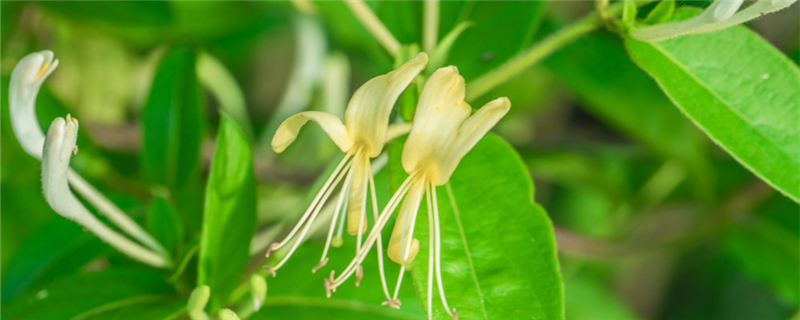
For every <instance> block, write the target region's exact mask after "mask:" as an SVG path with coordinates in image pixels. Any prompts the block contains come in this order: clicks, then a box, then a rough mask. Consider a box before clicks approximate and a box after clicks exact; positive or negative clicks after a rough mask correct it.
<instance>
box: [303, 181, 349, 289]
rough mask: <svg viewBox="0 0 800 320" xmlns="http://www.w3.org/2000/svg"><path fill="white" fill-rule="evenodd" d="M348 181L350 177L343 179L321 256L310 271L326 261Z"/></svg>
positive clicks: (345, 196) (312, 271)
mask: <svg viewBox="0 0 800 320" xmlns="http://www.w3.org/2000/svg"><path fill="white" fill-rule="evenodd" d="M351 171H352V170H351ZM349 182H350V179H348V180H347V181H345V183H344V185H343V186H342V189H341V190H340V191H339V200H337V201H336V209H335V210H334V212H333V218H331V226H330V228H329V229H328V237H327V238H326V239H325V249H323V250H322V257H321V258H320V259H319V264H317V265H316V266H315V267H314V268H312V269H311V273H315V272H317V270H318V269H319V268H322V267H323V266H325V264H326V263H327V262H328V258H327V256H328V249H329V248H330V246H331V241H332V238H333V230H334V229H335V228H336V220H337V218H338V217H339V213H340V212H341V211H342V204H344V200H345V199H346V198H347V191H348V190H350V186H349V184H348V183H349ZM340 231H341V230H340Z"/></svg>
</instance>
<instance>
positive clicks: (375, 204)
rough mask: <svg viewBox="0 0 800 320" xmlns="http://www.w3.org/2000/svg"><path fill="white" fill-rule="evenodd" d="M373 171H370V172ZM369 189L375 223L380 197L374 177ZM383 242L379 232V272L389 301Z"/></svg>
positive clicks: (371, 177) (370, 179)
mask: <svg viewBox="0 0 800 320" xmlns="http://www.w3.org/2000/svg"><path fill="white" fill-rule="evenodd" d="M371 171H372V170H371V169H370V172H371ZM369 188H370V194H371V195H372V199H371V202H372V216H373V219H375V223H377V221H378V214H379V213H378V196H377V192H376V191H375V178H374V177H373V176H372V175H369ZM382 242H383V241H382V240H381V234H380V232H378V271H379V273H380V276H381V287H383V294H384V295H385V296H386V299H387V300H390V298H389V288H388V287H387V286H386V274H385V273H384V271H383V243H382Z"/></svg>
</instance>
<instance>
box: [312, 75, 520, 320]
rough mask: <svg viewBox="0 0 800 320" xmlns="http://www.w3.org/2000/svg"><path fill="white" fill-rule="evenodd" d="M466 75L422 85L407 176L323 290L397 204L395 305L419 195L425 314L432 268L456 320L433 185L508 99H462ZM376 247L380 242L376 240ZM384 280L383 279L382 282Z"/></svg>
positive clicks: (411, 250) (410, 253)
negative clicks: (425, 237) (473, 102)
mask: <svg viewBox="0 0 800 320" xmlns="http://www.w3.org/2000/svg"><path fill="white" fill-rule="evenodd" d="M464 90H465V86H464V78H463V77H461V75H460V74H459V73H458V69H456V67H453V66H450V67H445V68H441V69H439V70H437V71H436V72H434V73H433V75H431V77H430V78H429V79H428V81H427V82H426V83H425V87H424V88H423V89H422V92H421V93H420V98H419V103H418V105H417V111H416V114H415V116H414V123H413V126H412V127H411V132H410V133H409V134H408V140H406V144H405V147H404V148H403V154H402V164H403V169H404V170H405V171H406V172H407V173H408V174H409V176H408V178H407V179H406V180H405V181H404V182H403V184H402V185H401V186H400V188H399V189H398V190H397V192H395V194H394V195H393V196H392V198H391V199H390V200H389V203H388V204H387V205H386V207H385V208H384V210H383V211H382V212H381V215H380V217H379V218H378V219H377V220H376V222H375V227H373V229H372V230H371V231H370V233H369V235H368V236H367V240H366V243H365V244H364V246H363V247H362V248H361V250H359V252H358V254H357V255H356V257H355V258H354V259H353V261H351V262H350V265H348V266H347V268H345V270H344V271H343V272H342V274H341V275H340V276H339V277H338V278H334V277H333V273H331V278H330V279H326V280H325V287H326V290H327V291H328V292H329V293H330V291H335V289H336V287H337V286H339V285H341V284H342V283H343V282H344V281H345V280H346V279H347V278H349V277H350V275H352V274H353V273H354V272H356V270H357V268H358V267H359V266H360V264H361V262H362V261H363V259H364V257H366V254H367V253H368V252H369V250H370V248H371V247H372V245H374V243H375V240H376V239H377V238H378V236H379V235H380V231H381V229H383V227H384V226H385V225H386V223H387V222H388V220H389V216H390V215H391V213H392V212H394V210H395V209H396V208H397V206H398V205H399V204H400V200H401V199H403V203H402V206H401V207H400V211H399V216H398V217H397V220H396V222H395V226H394V229H393V230H392V236H391V239H390V240H389V249H388V252H387V253H388V255H389V258H391V259H392V260H393V261H395V262H397V263H399V264H401V269H400V275H399V276H398V280H397V286H396V289H395V292H394V296H393V297H392V298H391V299H389V300H387V301H386V302H384V304H388V305H389V306H390V307H393V308H399V305H400V301H399V300H397V294H398V292H399V289H400V283H401V281H402V278H403V273H404V271H405V269H406V268H407V267H409V266H410V264H411V262H412V260H413V259H414V258H415V256H416V254H417V252H418V250H419V241H417V240H416V239H413V238H412V235H413V233H414V222H415V221H416V219H417V213H418V212H419V206H420V205H421V204H422V198H423V194H424V195H425V197H426V198H427V205H428V221H429V225H430V230H429V233H430V242H429V250H428V253H429V255H428V261H429V263H428V317H429V318H430V317H431V303H432V302H431V299H432V298H431V297H432V295H431V292H432V290H433V277H434V269H435V275H436V279H437V286H438V288H439V296H440V297H441V299H442V304H443V305H444V307H445V310H447V312H448V314H449V315H451V316H453V318H456V317H457V316H456V313H455V309H452V311H451V309H450V307H449V306H448V305H447V300H446V298H445V294H444V289H443V287H442V276H441V261H440V255H439V251H440V234H439V209H438V205H437V200H436V186H441V185H444V184H445V183H447V181H448V180H449V179H450V176H451V175H452V174H453V172H454V171H455V169H456V167H457V166H458V163H459V162H460V161H461V159H462V158H463V157H464V155H466V154H467V152H469V150H471V149H472V147H474V146H475V144H476V143H478V141H479V140H480V139H481V138H482V137H483V136H484V135H485V134H486V133H487V132H488V131H489V130H490V129H491V128H492V127H494V125H495V124H497V122H498V121H500V119H501V118H502V117H503V116H505V114H506V113H507V112H508V110H509V109H510V108H511V102H510V101H509V100H508V98H505V97H503V98H498V99H495V100H493V101H491V102H489V103H487V104H486V105H484V106H483V107H482V108H480V109H479V110H478V111H476V112H475V114H472V115H471V116H470V114H471V113H472V108H471V107H470V105H469V104H467V103H466V102H464V94H465V92H464ZM379 245H380V244H379ZM384 281H385V280H384Z"/></svg>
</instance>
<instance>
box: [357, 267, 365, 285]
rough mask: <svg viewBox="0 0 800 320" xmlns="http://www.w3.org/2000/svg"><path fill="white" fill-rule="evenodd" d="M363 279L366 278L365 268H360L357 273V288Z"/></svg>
mask: <svg viewBox="0 0 800 320" xmlns="http://www.w3.org/2000/svg"><path fill="white" fill-rule="evenodd" d="M361 278H364V267H363V266H358V271H356V287H358V285H359V284H361Z"/></svg>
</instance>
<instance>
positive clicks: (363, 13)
mask: <svg viewBox="0 0 800 320" xmlns="http://www.w3.org/2000/svg"><path fill="white" fill-rule="evenodd" d="M344 3H345V4H347V7H349V8H350V11H352V12H353V15H355V16H356V18H358V21H361V24H363V25H364V27H365V28H367V30H368V31H369V33H371V34H372V36H373V37H375V39H377V40H378V42H380V43H381V45H383V47H384V48H386V51H389V54H391V55H392V56H394V55H395V54H397V51H398V50H400V42H399V41H397V39H395V37H394V36H393V35H392V33H391V32H389V29H386V26H384V25H383V23H382V22H381V20H380V19H378V17H377V16H375V13H374V12H372V10H370V9H369V7H367V4H366V3H364V1H362V0H348V1H345V2H344Z"/></svg>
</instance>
